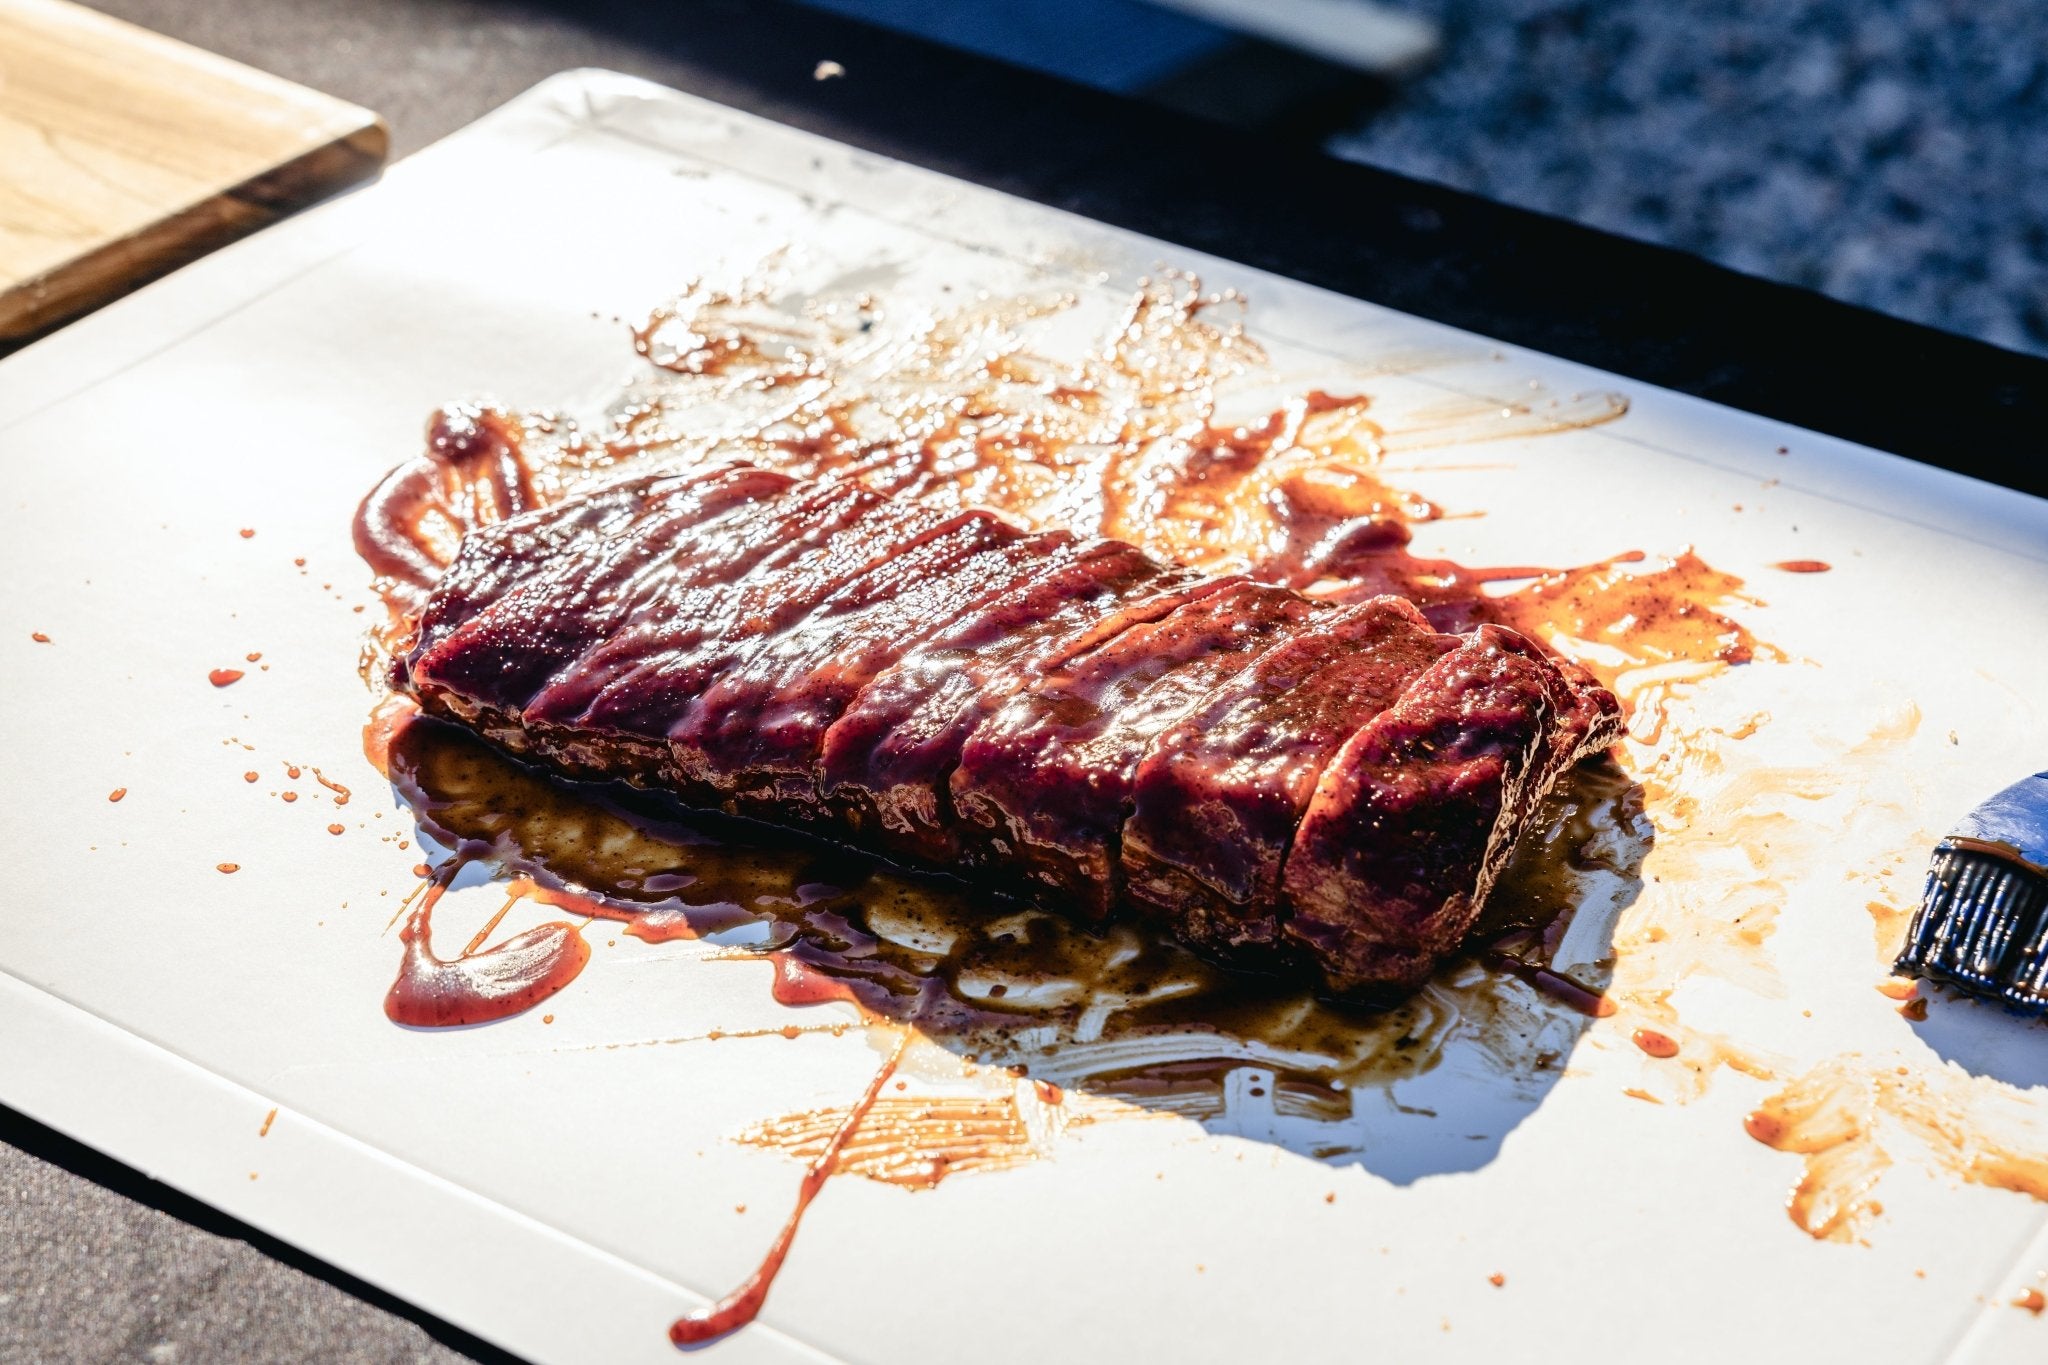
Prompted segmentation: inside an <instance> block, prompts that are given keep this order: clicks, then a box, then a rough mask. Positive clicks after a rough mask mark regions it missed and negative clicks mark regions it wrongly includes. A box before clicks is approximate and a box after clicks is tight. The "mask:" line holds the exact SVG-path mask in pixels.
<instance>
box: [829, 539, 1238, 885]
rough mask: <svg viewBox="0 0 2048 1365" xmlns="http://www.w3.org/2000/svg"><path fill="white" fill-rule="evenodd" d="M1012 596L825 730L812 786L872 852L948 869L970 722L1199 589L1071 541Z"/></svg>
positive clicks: (1109, 548) (1191, 581)
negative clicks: (953, 783)
mask: <svg viewBox="0 0 2048 1365" xmlns="http://www.w3.org/2000/svg"><path fill="white" fill-rule="evenodd" d="M1047 561H1048V562H1047V565H1046V572H1045V573H1043V574H1042V575H1040V576H1039V577H1037V578H1036V579H1035V580H1034V581H1033V582H1032V583H1031V584H1030V586H1029V587H1027V588H1025V589H1024V590H1023V591H1021V592H1017V593H1015V594H1013V595H1010V596H1006V597H1002V598H998V599H995V600H993V601H990V602H986V603H984V604H982V605H981V606H980V607H978V608H976V609H975V610H973V611H970V612H968V613H967V614H965V615H964V616H962V617H961V618H960V619H959V620H957V621H955V622H954V623H953V625H952V626H950V627H949V628H948V629H946V630H943V631H941V632H939V633H938V634H937V635H935V636H932V637H930V638H929V639H926V640H925V641H924V642H923V643H921V644H919V645H918V646H917V647H916V648H914V649H912V650H910V651H908V652H906V653H905V654H904V656H903V657H902V658H901V659H899V660H898V661H897V662H896V663H894V664H892V665H891V666H890V667H888V668H887V669H884V670H883V671H882V672H881V673H880V674H879V675H877V676H876V677H875V679H874V680H873V681H872V682H870V683H869V684H868V685H867V686H866V687H865V688H863V689H862V690H861V693H860V695H859V696H858V697H857V698H855V700H854V702H853V704H852V705H851V706H849V707H847V709H846V712H845V714H843V715H842V716H841V717H840V718H839V720H838V721H837V722H836V723H835V724H834V725H833V726H832V728H831V729H830V730H829V731H827V732H826V735H825V745H824V749H823V751H822V753H821V755H820V766H821V771H820V774H819V776H820V791H821V794H822V795H823V796H824V798H825V801H826V803H827V804H828V805H829V806H830V807H831V808H832V810H833V811H834V812H835V813H836V814H837V815H838V817H839V818H840V819H841V820H842V821H843V822H844V823H846V824H847V825H849V826H851V827H852V828H854V829H856V830H859V831H860V832H861V833H862V834H863V835H864V836H865V837H866V838H867V839H868V840H869V841H870V842H872V843H874V844H875V845H877V846H879V847H880V848H882V849H884V850H886V851H889V852H892V853H898V854H901V855H904V856H906V857H913V858H921V859H923V860H925V861H928V862H936V863H940V864H941V865H951V864H952V863H953V862H954V861H955V859H956V858H957V857H958V855H959V850H960V844H961V840H960V829H959V824H958V821H957V820H956V819H955V817H954V814H953V810H952V803H951V800H950V799H949V793H948V785H947V784H948V783H949V781H950V780H951V777H952V774H953V769H954V768H955V767H956V766H957V765H958V763H959V758H960V751H961V749H962V748H963V747H964V746H965V745H966V743H967V741H968V739H969V738H970V737H971V736H972V735H973V733H974V731H975V729H976V728H977V727H978V726H979V725H980V724H981V722H982V721H983V720H984V719H985V718H986V717H987V716H989V715H990V714H991V713H993V712H994V711H995V709H996V708H997V707H998V706H1000V705H1001V704H1002V703H1003V702H1004V701H1005V700H1007V699H1008V698H1009V697H1010V695H1011V694H1013V693H1015V692H1017V691H1018V690H1020V689H1021V688H1023V687H1025V686H1026V685H1027V684H1028V683H1029V682H1030V680H1031V677H1032V676H1033V673H1034V672H1035V670H1037V669H1039V668H1041V667H1044V666H1046V665H1048V664H1050V663H1054V662H1056V661H1058V660H1060V659H1062V658H1066V657H1070V656H1071V655H1073V654H1074V653H1075V652H1076V651H1077V650H1080V649H1084V648H1086V646H1087V644H1088V642H1089V641H1091V640H1093V639H1096V638H1099V637H1101V636H1102V635H1104V634H1114V633H1115V632H1116V630H1118V629H1120V628H1122V626H1124V625H1126V624H1129V623H1131V622H1132V621H1134V620H1136V619H1139V618H1141V617H1143V616H1144V615H1146V614H1147V613H1150V614H1151V615H1154V616H1158V615H1164V614H1165V613H1166V612H1168V611H1171V610H1172V609H1173V607H1174V606H1175V605H1178V603H1179V602H1180V601H1181V600H1184V596H1185V594H1186V593H1187V592H1188V591H1189V590H1190V589H1191V588H1195V587H1199V586H1201V585H1202V582H1203V580H1201V579H1200V578H1199V577H1198V576H1196V575H1193V574H1189V573H1186V572H1184V571H1181V570H1172V569H1168V568H1166V567H1165V566H1163V565H1161V564H1159V563H1158V562H1157V561H1156V560H1153V559H1151V558H1150V557H1148V556H1147V555H1145V554H1144V553H1142V552H1141V551H1139V550H1136V549H1134V548H1133V547H1131V546H1129V545H1123V544H1120V543H1118V542H1115V541H1093V542H1087V543H1070V544H1067V545H1063V546H1060V547H1058V548H1057V549H1056V550H1054V552H1053V553H1052V554H1050V555H1048V556H1047Z"/></svg>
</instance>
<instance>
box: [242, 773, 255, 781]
mask: <svg viewBox="0 0 2048 1365" xmlns="http://www.w3.org/2000/svg"><path fill="white" fill-rule="evenodd" d="M242 780H243V781H244V782H254V781H255V780H256V774H254V773H243V774H242Z"/></svg>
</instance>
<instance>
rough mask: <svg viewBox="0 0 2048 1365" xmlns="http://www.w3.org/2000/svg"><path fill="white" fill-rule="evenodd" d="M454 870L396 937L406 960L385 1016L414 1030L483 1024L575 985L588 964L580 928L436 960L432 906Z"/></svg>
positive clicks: (536, 932)
mask: <svg viewBox="0 0 2048 1365" xmlns="http://www.w3.org/2000/svg"><path fill="white" fill-rule="evenodd" d="M460 867H461V864H460V863H459V862H455V863H451V864H449V866H448V868H447V869H446V871H444V873H443V874H442V875H441V876H440V877H439V878H437V879H436V880H435V882H434V884H433V885H432V886H430V887H428V888H427V893H426V895H425V896H423V897H421V899H420V904H419V908H418V909H416V910H414V911H413V912H412V915H411V917H410V918H409V919H407V920H406V922H405V928H404V929H402V930H400V931H399V940H400V941H401V942H402V943H404V944H405V957H404V959H403V960H402V961H401V962H400V963H399V968H398V979H397V980H396V981H393V982H392V983H391V990H390V991H389V993H387V994H386V995H385V997H384V1016H385V1017H386V1018H387V1019H389V1020H391V1021H392V1022H393V1023H395V1024H410V1025H412V1026H413V1027H415V1028H450V1027H453V1026H456V1025H460V1024H484V1023H489V1022H490V1021H492V1020H494V1019H505V1018H509V1017H510V1016H512V1015H515V1014H519V1013H521V1012H523V1011H525V1010H529V1009H531V1008H533V1007H534V1006H535V1005H538V1004H539V1003H540V1002H541V1001H543V1000H545V999H547V998H548V997H549V996H551V995H553V994H554V993H555V992H557V991H559V990H561V989H562V987H564V986H566V985H568V984H569V983H570V982H571V981H574V980H575V979H576V977H577V975H578V974H579V973H580V972H582V970H583V967H584V964H585V963H587V962H589V961H590V945H589V944H587V943H585V942H584V941H583V936H582V935H581V934H579V933H578V932H577V931H576V926H575V925H573V924H567V923H562V922H557V923H554V924H543V925H540V926H538V927H537V928H533V929H529V930H527V931H526V932H525V933H523V934H515V935H513V936H512V937H511V938H509V939H506V940H505V941H504V942H503V943H500V944H499V945H498V946H497V947H495V948H486V949H483V950H482V951H480V952H478V951H469V952H464V953H463V954H462V955H461V956H460V957H457V958H455V959H454V960H452V961H449V960H444V959H442V958H438V957H436V956H434V949H433V942H432V938H433V914H434V906H435V905H436V904H437V903H438V902H439V901H440V899H441V896H442V893H443V892H445V891H446V890H447V889H448V884H449V882H450V881H452V880H453V879H454V874H455V872H456V871H457V870H459V869H460Z"/></svg>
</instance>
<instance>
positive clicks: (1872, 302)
mask: <svg viewBox="0 0 2048 1365" xmlns="http://www.w3.org/2000/svg"><path fill="white" fill-rule="evenodd" d="M1404 3H1408V4H1410V5H1412V7H1414V8H1416V9H1421V10H1427V11H1429V12H1431V13H1434V14H1437V15H1439V16H1440V17H1441V18H1442V20H1443V22H1444V23H1445V25H1446V29H1447V42H1446V48H1445V57H1444V59H1443V61H1442V63H1441V64H1440V65H1439V66H1438V67H1437V68H1436V69H1435V70H1434V71H1432V72H1430V73H1428V74H1427V75H1425V76H1423V77H1421V78H1419V79H1418V80H1416V81H1414V82H1413V83H1412V84H1411V86H1410V87H1409V88H1408V89H1407V90H1406V91H1404V92H1403V93H1402V95H1401V96H1400V97H1399V98H1398V99H1397V100H1396V101H1395V103H1394V104H1393V106H1392V107H1391V108H1388V109H1386V110H1384V111H1382V112H1380V113H1379V114H1377V115H1376V116H1374V117H1372V118H1371V119H1369V120H1367V121H1365V122H1364V123H1363V124H1362V125H1361V126H1360V127H1359V128H1358V129H1357V130H1356V131H1354V132H1351V133H1348V134H1345V135H1343V136H1341V137H1339V138H1337V139H1336V140H1335V142H1334V143H1333V144H1332V147H1333V150H1335V151H1337V152H1339V153H1340V154H1342V155H1345V156H1348V157H1353V158H1356V159H1358V160H1361V161H1367V162H1371V163H1372V164H1374V165H1378V166H1384V167H1387V168H1389V169H1392V170H1396V171H1400V172H1403V173H1405V174H1409V175H1414V176H1419V177H1422V178H1424V179H1429V180H1436V181H1440V182H1443V183H1445V184H1449V185H1454V186H1456V187H1458V188H1460V189H1465V190H1470V191H1473V192H1475V193H1478V194H1482V195H1486V196H1488V197H1489V198H1494V199H1502V200H1506V201H1508V202H1510V203H1515V204H1520V205H1524V206H1526V207H1529V208H1534V209H1540V210H1543V211H1545V212H1548V213H1554V214H1558V215H1561V216H1563V217H1567V218H1574V219H1577V220H1579V221H1580V222H1584V223H1589V224H1592V225H1593V226H1596V227H1601V228H1606V229H1608V230H1610V231H1614V232H1620V233H1626V234H1628V235H1629V236H1633V237H1639V238H1646V239H1648V240H1651V241H1656V242H1663V243H1667V244H1669V245H1672V246H1676V247H1680V248H1682V249H1684V250H1686V251H1691V252H1695V253H1697V254H1699V255H1703V256H1707V257H1710V258H1712V259H1714V260H1717V261H1720V262H1722V263H1723V264H1726V265H1729V266H1733V267H1734V268H1736V269H1738V270H1743V271H1747V272H1749V273H1752V274H1757V275H1763V276H1767V277H1770V278H1773V279H1778V280H1783V281H1787V282H1790V283H1794V284H1799V285H1805V286H1808V287H1811V288H1815V289H1819V290H1822V291H1824V292H1826V293H1828V294H1832V295H1834V296H1835V297H1837V298H1840V299H1845V300H1848V301H1850V302H1853V303H1860V304H1865V305H1867V306H1869V307H1872V308H1877V309H1880V310H1882V311H1884V312H1887V313H1892V314H1896V315H1898V316H1901V317H1906V318H1910V319H1913V320H1915V321H1918V322H1924V323H1928V324H1931V325H1933V326H1936V327H1942V328H1945V329H1948V330H1950V331H1955V332H1962V333H1966V334H1968V335H1971V336H1976V337H1979V338H1982V339H1984V340H1986V341H1991V342H1995V343H1997V344H1999V345H2002V346H2006V347H2010V348H2013V349H2016V350H2027V351H2034V352H2040V353H2044V354H2048V3H2043V0H1819V2H1816V0H1694V2H1693V3H1688V4H1675V3H1672V0H1608V2H1606V3H1594V2H1593V0H1404Z"/></svg>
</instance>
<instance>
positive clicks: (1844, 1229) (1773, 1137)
mask: <svg viewBox="0 0 2048 1365" xmlns="http://www.w3.org/2000/svg"><path fill="white" fill-rule="evenodd" d="M1743 1126H1744V1128H1745V1129H1746V1130H1747V1131H1748V1133H1749V1135H1750V1136H1751V1137H1753V1138H1755V1139H1756V1140H1757V1141H1758V1142H1761V1143H1763V1144H1764V1145H1765V1146H1767V1147H1771V1148H1775V1149H1776V1150H1778V1151H1781V1152H1789V1153H1793V1154H1796V1155H1797V1156H1799V1157H1800V1158H1801V1159H1802V1166H1801V1171H1800V1176H1799V1180H1798V1183H1797V1184H1795V1185H1794V1186H1793V1187H1792V1191H1791V1193H1790V1194H1789V1195H1788V1196H1787V1197H1786V1201H1785V1212H1786V1214H1787V1216H1788V1217H1790V1218H1791V1220H1792V1221H1793V1222H1794V1223H1795V1224H1797V1225H1798V1226H1799V1228H1800V1230H1801V1231H1803V1232H1805V1233H1806V1234H1807V1235H1808V1236H1811V1237H1813V1238H1815V1239H1816V1240H1819V1241H1831V1242H1847V1241H1854V1240H1860V1237H1861V1234H1862V1232H1863V1231H1864V1230H1865V1228H1866V1227H1867V1226H1868V1224H1869V1223H1870V1222H1871V1220H1873V1219H1874V1218H1876V1217H1877V1216H1878V1215H1879V1214H1881V1213H1882V1212H1883V1211H1884V1205H1883V1204H1882V1202H1880V1201H1879V1199H1878V1198H1877V1188H1878V1185H1879V1182H1880V1181H1882V1180H1883V1178H1884V1175H1885V1173H1886V1172H1887V1171H1888V1170H1890V1168H1891V1166H1892V1164H1893V1161H1894V1159H1895V1157H1894V1153H1895V1152H1896V1151H1898V1150H1899V1149H1901V1148H1905V1149H1906V1150H1909V1151H1915V1152H1918V1153H1923V1154H1925V1155H1926V1156H1927V1157H1929V1158H1931V1160H1932V1162H1933V1164H1934V1166H1935V1168H1936V1169H1937V1170H1940V1171H1942V1172H1943V1173H1945V1174H1947V1175H1949V1176H1951V1177H1953V1178H1955V1179H1956V1180H1959V1181H1962V1182H1964V1183H1967V1184H1972V1185H1985V1186H1990V1187H1992V1188H1994V1189H2003V1190H2013V1191H2016V1192H2018V1193H2020V1194H2024V1195H2027V1196H2029V1197H2030V1198H2033V1199H2036V1200H2043V1201H2048V1119H2044V1117H2043V1115H2042V1114H2041V1112H2040V1110H2039V1108H2038V1106H2035V1105H2033V1104H2030V1103H2029V1102H2028V1096H2027V1095H2026V1093H2025V1092H2022V1091H2019V1090H2017V1089H2016V1088H2014V1087H2012V1086H2009V1085H2005V1084H2003V1083H2001V1082H1999V1081H1996V1080H1994V1079H1991V1078H1989V1077H1983V1076H1972V1075H1970V1074H1969V1073H1968V1072H1967V1071H1964V1070H1963V1069H1962V1068H1961V1067H1958V1066H1956V1065H1954V1064H1953V1063H1944V1064H1942V1065H1939V1066H1922V1067H1919V1068H1917V1069H1916V1068H1909V1067H1905V1066H1889V1067H1888V1066H1885V1065H1882V1064H1881V1063H1878V1062H1876V1061H1875V1060H1874V1059H1870V1058H1865V1057H1861V1056H1856V1055H1853V1054H1852V1055H1847V1056H1842V1057H1837V1058H1833V1059H1831V1060H1829V1061H1827V1062H1823V1063H1822V1064H1820V1065H1819V1066H1816V1067H1814V1068H1813V1069H1812V1070H1810V1071H1808V1072H1807V1073H1806V1074H1804V1075H1802V1076H1800V1077H1798V1078H1797V1079H1796V1080H1794V1081H1793V1082H1791V1083H1790V1084H1789V1085H1787V1086H1785V1087H1784V1088H1783V1089H1782V1090H1779V1091H1778V1092H1777V1093H1776V1094H1774V1095H1772V1096H1771V1097H1770V1098H1768V1099H1766V1100H1765V1101H1764V1102H1763V1104H1761V1105H1760V1106H1758V1107H1757V1109H1756V1110H1755V1111H1754V1112H1752V1113H1751V1114H1750V1115H1749V1117H1748V1118H1747V1119H1746V1120H1744V1123H1743Z"/></svg>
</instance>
